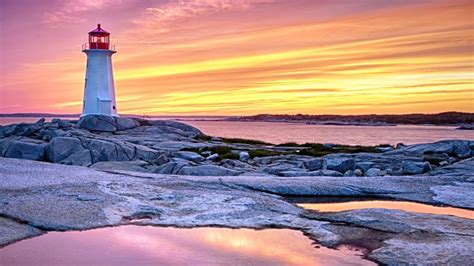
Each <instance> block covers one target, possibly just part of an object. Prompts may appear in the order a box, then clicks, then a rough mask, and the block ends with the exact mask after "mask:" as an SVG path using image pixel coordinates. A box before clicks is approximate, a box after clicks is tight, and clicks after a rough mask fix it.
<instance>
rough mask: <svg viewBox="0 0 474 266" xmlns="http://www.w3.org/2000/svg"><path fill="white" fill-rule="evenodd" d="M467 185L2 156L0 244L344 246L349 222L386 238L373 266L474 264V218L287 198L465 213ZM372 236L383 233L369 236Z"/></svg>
mask: <svg viewBox="0 0 474 266" xmlns="http://www.w3.org/2000/svg"><path fill="white" fill-rule="evenodd" d="M468 180H470V179H469V178H466V177H465V176H461V177H456V176H449V175H448V176H442V175H440V176H428V175H427V176H416V177H364V178H361V177H320V176H315V177H313V176H312V177H288V178H284V177H262V176H202V177H197V176H175V175H159V174H152V173H140V172H123V171H122V172H121V171H115V170H107V171H101V170H96V169H92V168H86V167H79V166H66V165H59V164H51V163H43V162H36V161H29V160H20V159H7V158H0V206H2V208H1V209H0V223H1V224H3V225H5V226H4V227H3V228H2V227H0V228H2V229H1V230H3V231H5V234H3V231H1V232H2V237H0V245H6V244H8V243H11V242H12V241H16V240H19V239H22V238H26V237H32V236H35V235H38V234H41V233H43V232H44V231H58V230H59V231H61V230H79V229H88V228H94V227H100V226H111V225H121V224H129V223H131V222H134V223H141V224H143V225H157V226H158V225H159V226H161V225H166V226H181V227H194V226H223V227H231V228H239V227H248V228H268V227H272V228H274V227H280V228H293V229H298V230H301V231H304V232H305V233H306V234H307V235H308V236H310V237H311V238H312V239H314V240H316V241H318V242H320V243H322V244H323V245H327V246H337V245H338V244H342V243H344V239H346V238H347V235H346V234H347V231H339V230H335V229H334V226H336V225H340V224H341V223H342V224H344V225H345V226H346V227H347V228H359V229H361V230H362V229H363V230H367V231H368V232H385V233H384V234H382V235H383V237H381V239H382V240H377V241H379V242H380V243H381V244H380V246H374V249H373V250H372V252H371V253H369V258H371V259H373V260H375V261H379V262H383V263H388V264H399V263H402V264H403V263H405V262H407V261H408V262H413V263H423V262H430V263H435V264H436V263H445V262H448V263H450V262H453V263H461V262H464V264H465V263H468V262H470V261H472V260H473V258H472V257H473V256H472V254H474V252H473V250H472V248H470V247H466V244H467V243H469V242H471V243H472V241H473V239H472V237H473V235H474V233H473V229H472V228H474V225H473V221H472V220H467V219H460V218H455V217H449V216H443V215H430V214H413V213H407V212H403V211H393V210H384V209H382V210H380V209H368V210H356V211H350V212H342V213H336V214H332V215H322V214H308V212H307V211H305V210H303V209H301V208H299V207H297V206H295V205H293V204H290V203H288V202H287V201H285V200H284V198H282V196H298V195H304V196H321V195H331V196H368V195H370V196H381V197H390V198H393V199H411V200H415V201H419V202H427V203H433V204H439V203H441V202H444V203H446V202H448V204H450V205H452V206H458V207H468V206H465V205H466V202H469V199H470V197H471V194H469V193H465V192H464V191H463V190H462V189H460V188H461V187H467V185H466V183H468V185H470V184H471V181H468ZM450 191H454V192H450ZM448 193H450V194H448ZM453 193H454V194H456V193H458V194H459V195H463V197H460V196H458V197H456V196H454V194H453ZM456 198H458V199H459V200H456ZM460 198H462V199H460ZM471 202H472V201H471ZM136 220H140V222H135V221H136ZM331 226H333V227H331ZM352 226H353V227H352ZM421 234H425V236H427V238H426V239H424V238H423V237H421ZM372 235H374V236H375V235H377V234H368V237H369V238H370V237H372ZM379 235H380V234H379ZM369 240H370V239H369ZM424 241H425V242H426V243H427V247H425V248H423V245H422V244H423V243H424ZM459 245H461V246H459ZM443 246H444V248H445V250H444V251H443V250H441V249H442V247H443ZM375 247H376V248H375ZM418 247H419V249H415V248H418ZM450 254H451V255H450ZM454 255H455V256H456V257H454Z"/></svg>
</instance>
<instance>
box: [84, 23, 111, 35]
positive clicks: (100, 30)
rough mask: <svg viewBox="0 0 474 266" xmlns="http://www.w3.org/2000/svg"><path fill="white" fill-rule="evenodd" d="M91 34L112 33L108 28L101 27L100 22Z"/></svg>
mask: <svg viewBox="0 0 474 266" xmlns="http://www.w3.org/2000/svg"><path fill="white" fill-rule="evenodd" d="M89 34H90V35H110V33H108V32H107V31H106V30H104V29H102V28H101V27H100V24H97V29H94V30H92V31H90V32H89Z"/></svg>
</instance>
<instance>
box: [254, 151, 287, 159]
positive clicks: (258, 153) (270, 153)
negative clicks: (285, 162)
mask: <svg viewBox="0 0 474 266" xmlns="http://www.w3.org/2000/svg"><path fill="white" fill-rule="evenodd" d="M282 154H283V153H281V152H277V151H270V150H261V149H258V150H251V151H249V155H250V158H252V159H253V158H255V157H267V156H275V155H282Z"/></svg>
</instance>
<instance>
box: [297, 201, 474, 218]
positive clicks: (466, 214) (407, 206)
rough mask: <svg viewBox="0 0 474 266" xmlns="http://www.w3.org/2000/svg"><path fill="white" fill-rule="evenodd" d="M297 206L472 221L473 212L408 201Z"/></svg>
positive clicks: (334, 210)
mask: <svg viewBox="0 0 474 266" xmlns="http://www.w3.org/2000/svg"><path fill="white" fill-rule="evenodd" d="M297 205H298V206H300V207H302V208H305V209H308V210H315V211H320V212H340V211H350V210H358V209H370V208H383V209H392V210H402V211H407V212H418V213H429V214H443V215H453V216H457V217H461V218H467V219H474V211H470V210H465V209H460V208H453V207H437V206H431V205H427V204H422V203H415V202H408V201H388V200H367V201H349V202H331V203H299V204H297Z"/></svg>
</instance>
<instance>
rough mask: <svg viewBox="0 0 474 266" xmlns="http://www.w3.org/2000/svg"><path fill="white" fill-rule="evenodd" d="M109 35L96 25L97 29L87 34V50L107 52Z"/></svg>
mask: <svg viewBox="0 0 474 266" xmlns="http://www.w3.org/2000/svg"><path fill="white" fill-rule="evenodd" d="M109 46H110V33H108V32H107V31H105V30H104V29H102V28H101V27H100V24H97V29H95V30H93V31H91V32H89V49H104V50H109Z"/></svg>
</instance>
